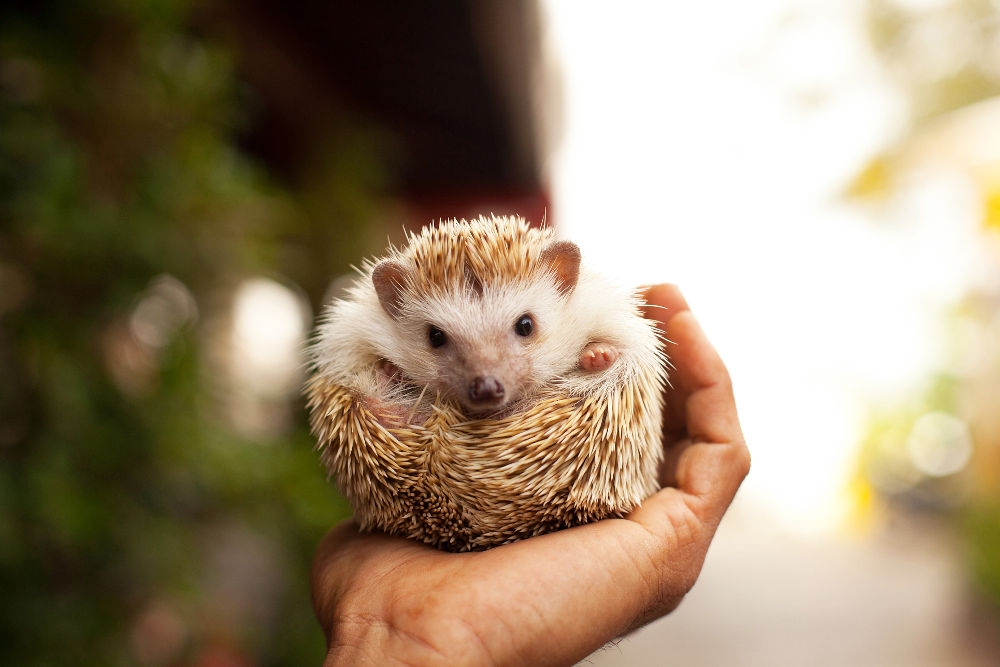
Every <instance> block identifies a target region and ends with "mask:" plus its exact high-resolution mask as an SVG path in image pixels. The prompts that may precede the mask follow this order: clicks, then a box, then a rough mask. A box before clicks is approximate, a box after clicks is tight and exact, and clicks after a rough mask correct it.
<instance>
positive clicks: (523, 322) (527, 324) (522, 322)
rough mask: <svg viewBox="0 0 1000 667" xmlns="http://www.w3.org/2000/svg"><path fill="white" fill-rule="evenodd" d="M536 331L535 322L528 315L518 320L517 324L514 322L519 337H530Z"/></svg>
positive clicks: (515, 331)
mask: <svg viewBox="0 0 1000 667" xmlns="http://www.w3.org/2000/svg"><path fill="white" fill-rule="evenodd" d="M534 330H535V320H534V319H532V317H531V315H529V314H528V313H525V314H524V315H521V317H519V318H517V322H514V333H516V334H517V335H518V336H530V335H531V332H532V331H534Z"/></svg>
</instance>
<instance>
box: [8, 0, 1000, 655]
mask: <svg viewBox="0 0 1000 667" xmlns="http://www.w3.org/2000/svg"><path fill="white" fill-rule="evenodd" d="M481 212H495V213H498V214H499V213H518V214H521V215H524V216H525V217H527V218H529V219H530V220H532V221H533V222H535V223H540V222H541V221H542V220H543V219H544V220H545V221H546V222H547V223H548V224H554V225H555V226H556V227H557V229H558V230H559V233H560V234H562V235H564V236H566V237H569V238H572V239H574V240H575V241H577V242H578V243H579V244H580V246H581V248H582V250H583V254H584V257H585V258H586V259H587V260H588V261H589V262H590V263H592V264H594V265H596V266H598V267H599V268H601V269H603V270H605V271H606V272H607V273H610V274H612V275H614V276H616V277H617V278H619V279H620V280H622V281H623V282H626V283H630V284H639V283H649V282H658V281H670V282H676V283H678V284H680V285H681V287H682V288H683V289H684V291H685V293H686V294H687V296H688V298H689V301H690V302H691V304H692V306H693V309H694V311H695V312H696V314H697V315H698V316H699V318H700V319H701V320H702V321H703V323H704V326H705V328H706V329H707V331H708V333H709V335H710V337H711V338H712V339H713V341H715V342H716V344H717V346H718V348H719V349H720V351H721V353H722V355H723V358H724V359H726V361H727V363H728V365H729V366H730V370H731V372H732V374H733V377H734V381H735V385H736V389H737V399H738V404H739V407H740V410H741V416H742V419H743V423H744V428H745V432H746V436H747V439H748V442H749V443H750V446H751V450H752V452H753V454H754V467H753V471H752V473H751V475H750V477H749V478H748V479H747V482H746V483H745V485H744V487H743V490H742V491H741V493H740V496H739V498H738V499H737V502H736V503H735V504H734V506H733V508H732V510H731V511H730V514H729V515H728V516H727V519H726V522H725V523H724V524H723V526H722V529H721V531H720V533H719V536H718V539H717V541H716V543H715V544H714V545H713V548H712V551H711V552H710V554H709V558H708V561H707V562H706V566H705V571H704V574H703V576H702V579H701V580H700V581H699V583H698V585H697V586H696V587H695V589H694V591H693V592H692V593H691V594H690V595H689V596H688V599H687V600H686V601H685V602H684V604H683V605H682V606H681V608H680V609H679V610H678V611H677V612H675V613H674V614H672V615H671V616H669V617H667V618H666V619H663V620H661V621H659V622H657V623H654V624H652V625H651V626H649V627H647V628H645V629H644V630H642V631H640V632H638V633H636V634H635V635H633V636H631V637H629V638H626V639H624V640H622V641H620V642H618V643H617V644H616V645H614V646H611V647H608V648H605V649H604V650H602V651H600V652H598V653H596V654H594V655H593V656H591V657H590V658H589V659H588V660H587V661H586V662H587V663H589V664H594V665H649V664H678V665H720V664H739V665H798V664H810V665H844V664H852V665H904V664H905V665H928V666H930V665H974V666H978V665H996V664H1000V2H997V1H996V0H755V1H754V2H741V1H740V0H716V1H714V2H703V3H659V2H638V1H626V2H618V3H614V4H613V5H612V4H608V3H598V2H578V1H570V0H537V1H535V0H514V1H508V2H500V1H499V0H495V1H492V2H486V1H480V2H456V1H441V2H435V3H427V4H423V3H421V4H420V5H417V4H416V3H398V4H397V3H389V2H384V1H375V2H367V3H363V4H362V3H350V4H348V3H311V2H305V1H303V0H288V1H286V2H283V3H271V2H263V1H261V0H246V1H243V2H235V1H232V0H209V1H208V2H200V3H194V2H189V1H188V0H143V1H139V2H131V1H129V2H126V1H124V0H91V1H89V2H84V1H82V0H81V1H73V0H64V1H58V0H49V1H40V2H27V1H21V2H13V3H6V5H5V8H4V9H3V10H2V14H0V457H2V459H0V460H2V466H0V590H2V591H3V594H2V595H0V664H5V665H6V664H10V665H55V664H58V665H92V664H93V665H151V666H161V665H162V666H166V665H170V666H174V665H198V666H206V667H207V666H212V667H216V666H218V667H223V666H224V667H229V666H250V665H309V664H320V662H321V659H322V656H323V652H324V641H323V638H322V636H321V633H320V631H319V628H318V626H317V625H316V623H315V621H314V620H313V618H312V611H311V607H310V603H309V596H308V585H307V584H308V581H307V579H308V568H309V564H310V559H311V557H312V552H313V549H314V548H315V545H316V543H317V541H318V540H319V538H320V537H321V536H322V534H323V533H324V532H325V531H326V530H327V529H328V528H329V527H330V526H331V525H333V524H334V523H336V522H337V521H339V520H341V519H343V518H345V517H346V516H348V514H349V511H350V510H349V508H348V507H347V506H346V505H345V503H344V502H343V500H342V499H341V498H340V497H339V496H338V494H337V492H336V489H335V488H334V486H333V485H332V484H330V483H328V482H327V480H326V476H325V472H324V471H323V470H322V468H321V466H320V465H319V462H318V457H317V455H316V453H315V452H314V451H313V450H312V447H313V440H312V438H311V437H310V436H309V434H308V430H307V427H306V422H305V411H304V407H303V402H302V399H301V397H300V394H299V390H300V387H301V383H302V380H303V366H302V356H301V353H302V349H303V345H304V344H305V341H306V340H307V337H308V335H309V331H310V329H311V327H312V324H313V318H314V317H315V316H316V314H317V313H318V312H319V311H320V309H321V307H322V304H323V303H324V301H326V300H327V299H328V298H329V295H330V294H333V293H335V292H336V290H337V286H338V284H342V280H343V278H342V277H343V276H345V275H349V274H350V272H351V268H350V267H351V265H352V264H353V265H357V264H358V263H359V261H360V260H361V258H362V257H365V256H373V255H375V254H377V253H379V252H380V251H381V250H382V249H383V248H384V247H385V245H386V242H387V240H389V239H392V240H399V239H400V238H402V231H403V229H404V228H409V229H416V228H418V227H419V226H420V225H421V224H424V223H426V222H428V221H430V220H433V219H436V218H438V217H463V216H465V217H468V216H471V215H475V214H477V213H481Z"/></svg>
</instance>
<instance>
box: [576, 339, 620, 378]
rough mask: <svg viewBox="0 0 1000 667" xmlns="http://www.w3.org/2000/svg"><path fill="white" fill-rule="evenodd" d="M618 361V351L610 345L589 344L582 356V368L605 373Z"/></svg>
mask: <svg viewBox="0 0 1000 667" xmlns="http://www.w3.org/2000/svg"><path fill="white" fill-rule="evenodd" d="M617 359H618V349H617V348H615V347H614V346H613V345H610V344H608V343H588V344H587V347H585V348H583V353H582V354H581V355H580V368H582V369H583V370H585V371H603V370H605V369H607V368H610V367H611V364H613V363H615V361H616V360H617Z"/></svg>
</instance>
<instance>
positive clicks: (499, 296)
mask: <svg viewBox="0 0 1000 667" xmlns="http://www.w3.org/2000/svg"><path fill="white" fill-rule="evenodd" d="M579 258H580V253H579V250H578V249H577V247H576V246H575V245H573V244H572V243H568V242H556V243H552V244H550V245H549V246H548V248H547V249H546V250H545V251H544V252H543V253H542V256H541V257H540V259H539V261H540V262H541V264H542V266H543V271H542V273H541V279H539V276H538V275H535V276H526V277H525V278H524V279H521V280H512V281H508V282H504V283H501V284H495V283H493V284H491V283H485V284H484V282H483V281H481V280H479V279H478V278H477V277H476V276H475V275H472V274H468V275H467V277H466V279H465V280H464V281H462V282H461V283H459V284H458V285H452V286H450V288H449V287H445V288H437V287H435V288H433V289H429V290H428V289H424V290H419V289H415V288H414V282H415V281H414V277H413V276H412V275H411V273H412V271H413V270H414V269H413V268H410V267H407V266H406V265H405V264H404V263H402V262H400V261H398V260H384V261H382V262H380V263H379V264H378V265H376V266H375V268H374V270H373V271H372V283H373V285H374V287H375V290H376V293H377V294H378V297H379V302H380V304H381V306H382V308H383V310H384V312H385V314H386V315H387V316H389V317H390V318H391V319H392V320H393V322H394V326H393V327H392V328H391V330H390V331H391V335H392V336H393V338H394V339H395V340H393V341H392V343H391V344H390V345H388V348H389V349H391V350H393V351H394V354H393V355H392V356H393V358H391V359H389V361H391V362H392V363H393V364H394V365H396V366H398V367H399V369H400V370H401V371H402V374H403V375H404V376H405V378H406V379H407V380H408V381H410V382H413V383H414V384H416V385H422V386H426V387H427V388H428V389H429V390H430V391H432V392H436V393H438V394H440V395H441V396H443V397H445V398H448V399H451V400H455V401H458V402H459V403H461V404H462V405H463V407H464V408H465V410H466V412H468V413H469V414H473V415H476V414H484V413H490V412H494V411H497V410H500V409H502V408H504V407H506V406H509V405H511V404H513V403H515V402H517V401H518V400H520V399H522V398H524V397H526V396H529V395H530V394H531V393H532V390H533V389H534V388H535V387H536V386H537V385H538V384H540V383H542V382H546V381H549V380H551V379H553V378H555V377H557V376H559V375H560V374H561V373H565V372H566V371H568V370H569V364H570V362H568V360H567V355H566V351H565V348H564V345H565V341H564V340H562V338H561V337H556V336H552V335H551V333H552V331H554V330H555V329H556V325H557V318H558V317H559V315H560V312H561V310H562V306H563V304H564V303H565V302H566V300H567V298H568V296H569V294H570V293H571V292H572V291H573V289H574V287H575V286H576V282H577V279H578V277H579ZM574 359H575V357H574Z"/></svg>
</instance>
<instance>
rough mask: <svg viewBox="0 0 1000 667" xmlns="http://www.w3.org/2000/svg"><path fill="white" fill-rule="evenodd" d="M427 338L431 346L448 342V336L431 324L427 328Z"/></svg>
mask: <svg viewBox="0 0 1000 667" xmlns="http://www.w3.org/2000/svg"><path fill="white" fill-rule="evenodd" d="M427 340H429V341H430V343H431V347H441V346H442V345H444V344H445V343H447V342H448V337H447V336H445V335H444V332H443V331H441V330H440V329H438V328H437V327H436V326H434V325H433V324H432V325H431V326H430V327H429V328H428V329H427Z"/></svg>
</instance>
